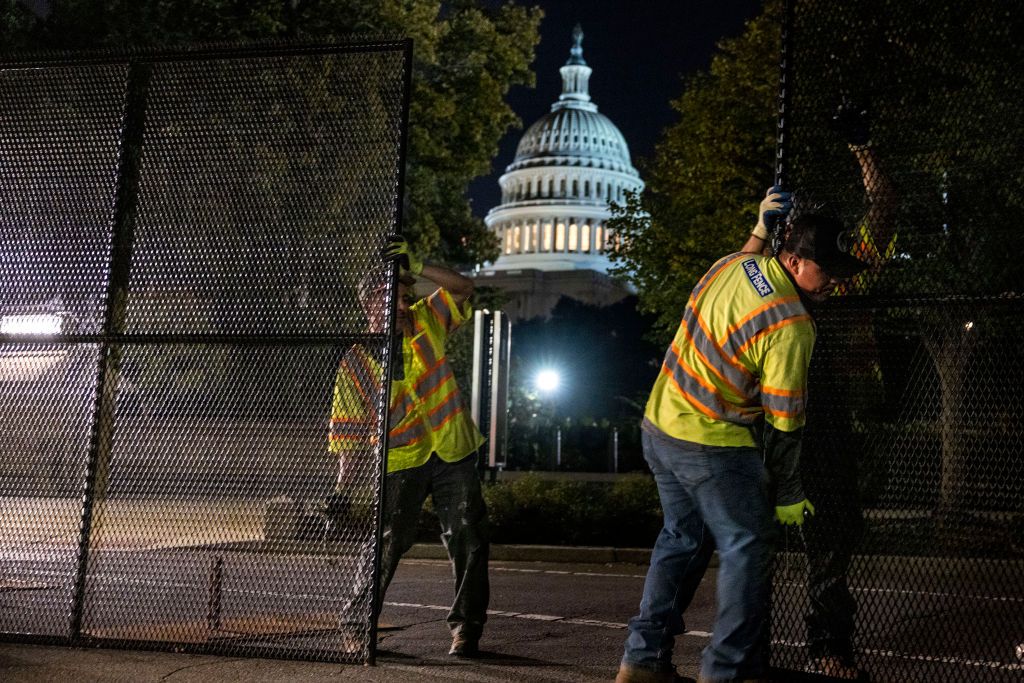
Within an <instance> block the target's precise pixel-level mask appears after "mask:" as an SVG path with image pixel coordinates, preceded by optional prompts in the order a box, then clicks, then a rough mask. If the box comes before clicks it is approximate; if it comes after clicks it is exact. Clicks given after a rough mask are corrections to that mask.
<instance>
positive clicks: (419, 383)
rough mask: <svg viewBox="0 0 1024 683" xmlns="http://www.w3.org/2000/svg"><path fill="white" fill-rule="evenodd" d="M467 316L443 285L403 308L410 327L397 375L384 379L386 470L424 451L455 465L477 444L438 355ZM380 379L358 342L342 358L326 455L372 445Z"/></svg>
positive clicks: (421, 457)
mask: <svg viewBox="0 0 1024 683" xmlns="http://www.w3.org/2000/svg"><path fill="white" fill-rule="evenodd" d="M471 313H472V308H471V307H470V305H469V303H468V302H466V303H465V304H464V305H463V306H462V308H461V309H460V308H459V307H458V306H456V305H455V301H454V300H453V299H452V296H451V294H449V293H448V292H447V291H445V290H444V289H438V290H437V291H435V292H434V293H433V294H431V295H430V296H428V297H426V298H424V299H421V300H420V301H417V302H416V303H415V304H413V305H412V306H411V307H410V309H409V314H410V317H411V318H412V323H413V328H414V332H413V335H412V336H411V337H410V336H403V338H402V357H403V361H404V367H403V370H404V376H403V379H400V380H393V381H392V382H391V405H390V406H389V409H388V452H387V464H388V467H387V471H388V472H389V473H391V472H398V471H399V470H405V469H409V468H411V467H419V466H420V465H423V464H425V463H426V462H427V460H429V459H430V454H431V453H437V455H438V457H440V458H441V459H442V460H445V461H447V462H456V461H458V460H461V459H463V458H465V457H466V456H467V455H469V454H470V453H473V452H474V451H476V449H477V448H479V447H480V445H481V444H482V443H483V442H484V437H483V435H481V434H480V430H478V429H477V427H476V425H475V424H473V420H472V419H471V418H470V416H469V413H468V411H467V410H465V407H466V406H465V401H464V400H463V398H462V394H461V392H460V391H459V387H458V385H457V384H456V382H455V376H454V374H453V373H452V368H451V365H450V364H449V363H448V358H447V356H446V355H445V343H446V342H447V340H448V335H449V334H451V332H452V331H454V330H455V329H456V328H457V327H458V326H459V325H461V324H462V323H464V322H465V321H466V320H467V319H468V318H469V317H470V315H471ZM382 376H383V370H382V369H381V367H380V363H379V362H378V360H377V359H375V358H374V357H373V356H372V354H371V353H370V352H369V351H367V349H366V348H365V347H363V346H360V345H356V346H353V347H352V348H351V349H350V350H349V351H348V353H346V354H345V357H344V358H342V361H341V365H340V367H339V368H338V375H337V380H336V382H335V386H334V401H333V403H332V407H331V431H330V441H329V443H330V450H331V452H332V453H342V452H344V451H355V450H369V449H371V448H372V447H373V446H374V445H375V441H376V439H377V435H378V434H380V431H381V424H380V420H381V415H380V412H381V411H380V410H379V409H378V405H379V402H380V400H381V397H382V391H381V388H382V387H381V385H380V383H379V378H380V377H382Z"/></svg>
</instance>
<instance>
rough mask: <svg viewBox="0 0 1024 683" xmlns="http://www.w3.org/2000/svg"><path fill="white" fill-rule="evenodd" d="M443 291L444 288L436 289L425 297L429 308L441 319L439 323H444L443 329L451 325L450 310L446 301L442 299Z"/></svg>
mask: <svg viewBox="0 0 1024 683" xmlns="http://www.w3.org/2000/svg"><path fill="white" fill-rule="evenodd" d="M443 291H444V290H441V289H438V290H437V291H435V292H434V293H433V294H431V295H430V296H429V297H427V304H428V305H429V306H430V309H431V310H432V311H433V312H434V315H435V316H436V317H437V319H438V320H440V321H441V324H442V325H444V329H446V330H447V329H448V328H450V327H451V325H452V312H451V310H450V309H449V308H448V302H447V301H445V300H444V294H442V292H443Z"/></svg>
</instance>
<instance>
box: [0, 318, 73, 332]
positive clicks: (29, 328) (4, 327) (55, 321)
mask: <svg viewBox="0 0 1024 683" xmlns="http://www.w3.org/2000/svg"><path fill="white" fill-rule="evenodd" d="M60 327H61V319H60V316H58V315H50V314H37V315H5V316H4V317H3V319H2V320H0V334H38V335H53V334H58V333H59V332H60Z"/></svg>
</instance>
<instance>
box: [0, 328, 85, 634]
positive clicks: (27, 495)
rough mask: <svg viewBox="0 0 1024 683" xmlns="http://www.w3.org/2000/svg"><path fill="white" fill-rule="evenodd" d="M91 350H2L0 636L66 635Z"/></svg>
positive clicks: (60, 346) (41, 347) (79, 511)
mask: <svg viewBox="0 0 1024 683" xmlns="http://www.w3.org/2000/svg"><path fill="white" fill-rule="evenodd" d="M98 351H99V349H98V347H97V346H96V345H91V344H90V345H77V346H72V345H67V344H22V345H15V344H3V345H0V397H2V398H0V401H2V403H3V421H4V425H3V427H2V428H0V491H2V493H0V539H2V540H0V548H2V549H0V633H2V632H7V633H36V634H45V635H54V636H67V635H69V631H68V629H69V623H70V622H69V619H70V615H71V593H72V588H73V585H74V576H75V570H76V561H77V555H78V535H79V525H80V522H81V516H82V489H83V483H82V482H83V478H84V473H85V461H86V457H87V455H88V450H89V437H90V432H91V426H92V413H93V405H94V403H95V400H94V395H95V387H96V360H97V357H98Z"/></svg>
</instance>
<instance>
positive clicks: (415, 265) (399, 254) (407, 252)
mask: <svg viewBox="0 0 1024 683" xmlns="http://www.w3.org/2000/svg"><path fill="white" fill-rule="evenodd" d="M388 239H389V240H390V243H389V244H388V246H387V249H385V250H384V260H385V261H397V262H398V265H399V266H401V267H402V269H404V270H407V271H409V272H410V273H412V274H413V275H419V274H420V273H422V272H423V259H421V258H420V257H419V256H417V255H416V254H415V252H413V250H412V249H411V248H410V247H409V243H408V242H407V241H406V239H405V238H404V237H402V236H401V235H390V236H389V237H388Z"/></svg>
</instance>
